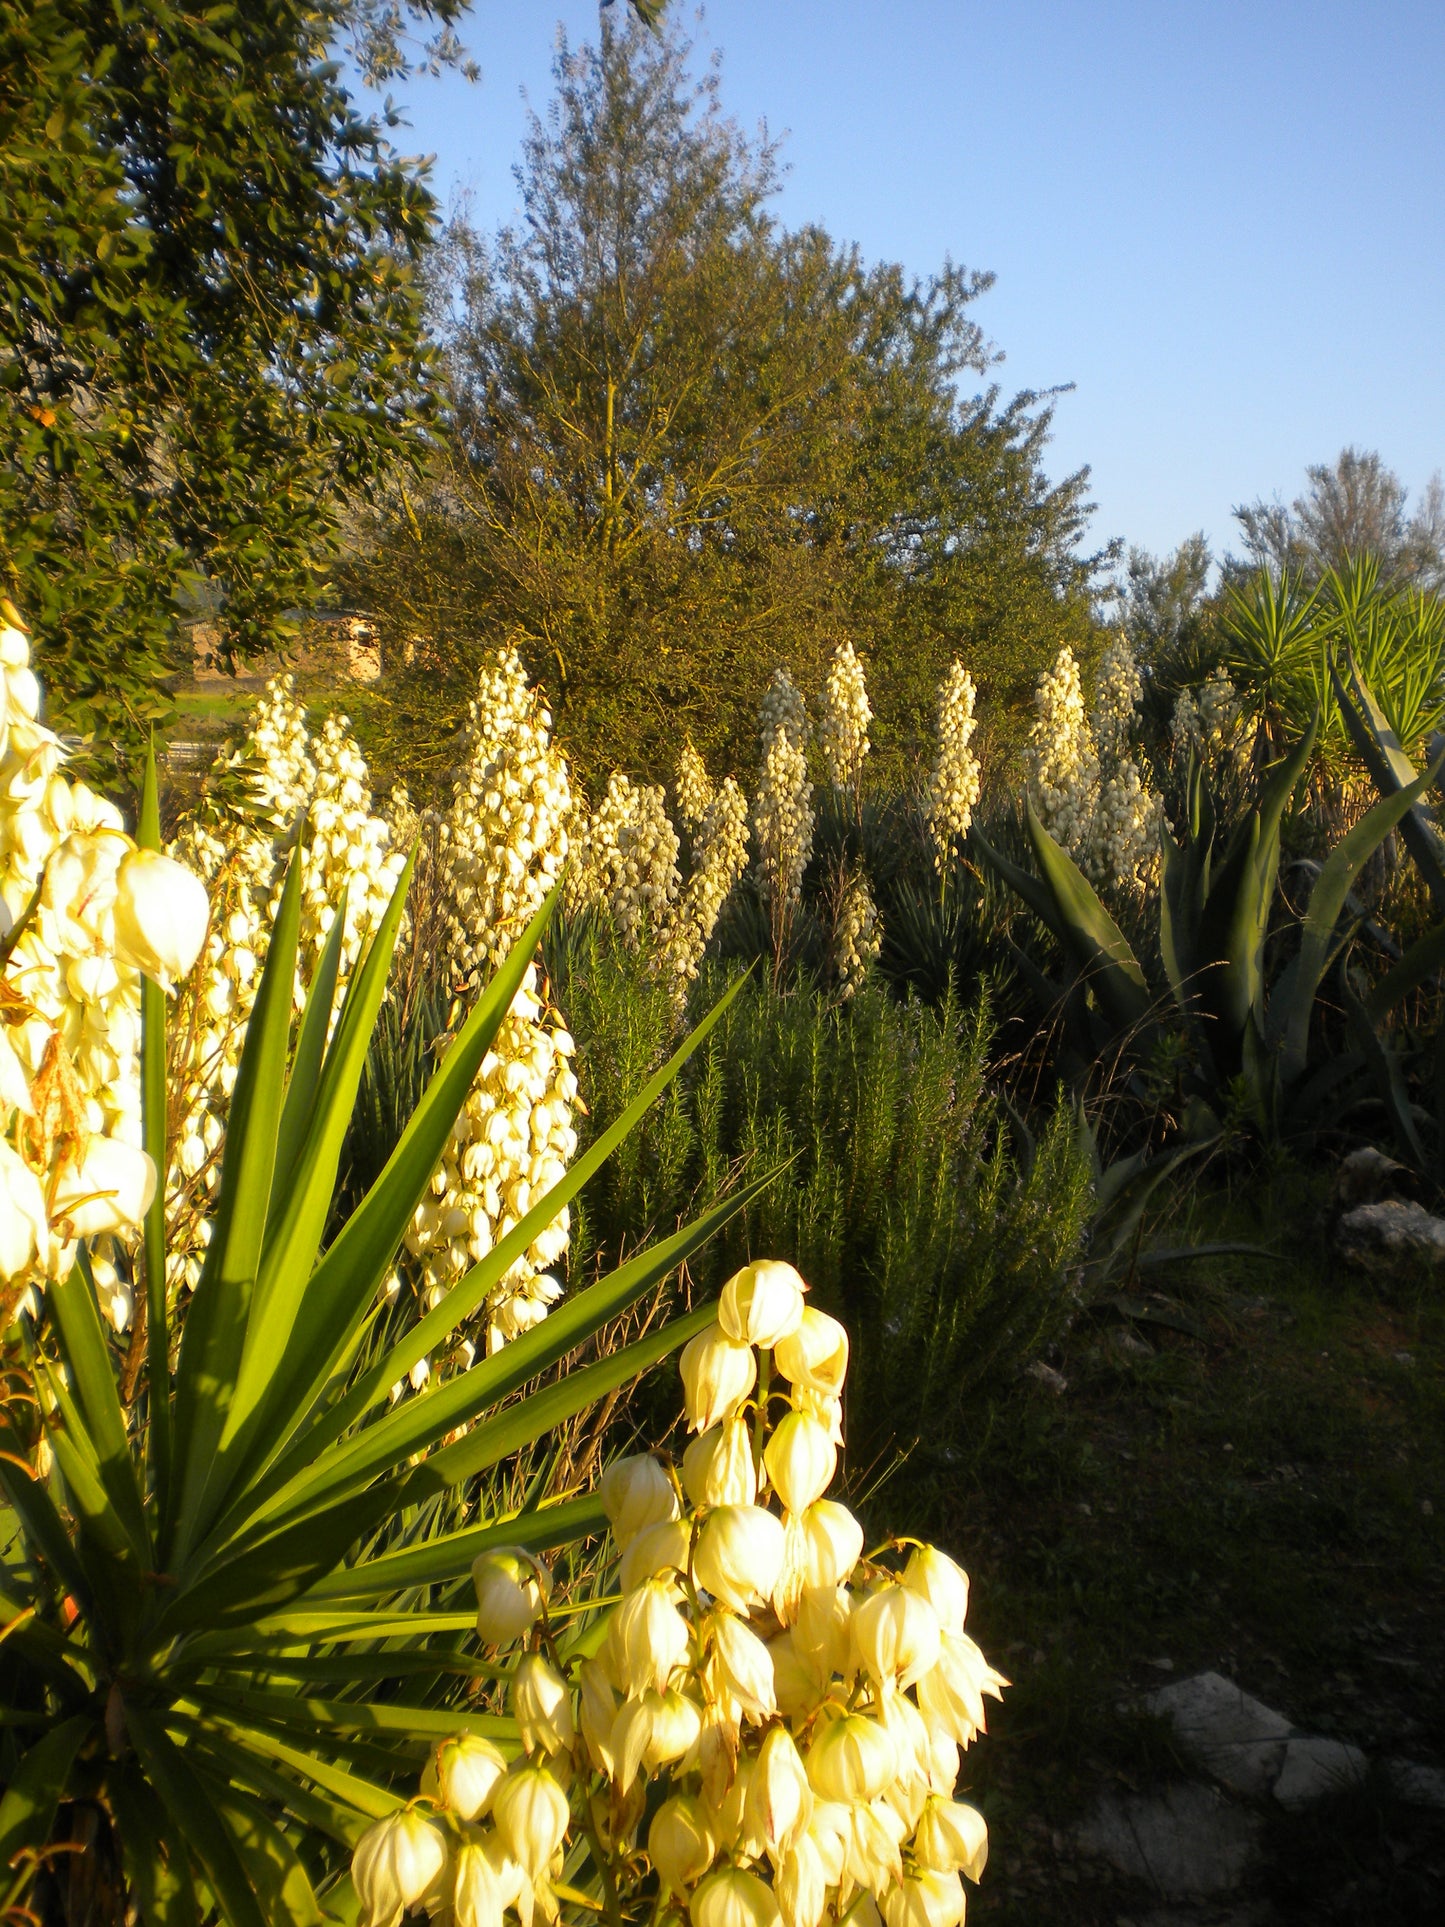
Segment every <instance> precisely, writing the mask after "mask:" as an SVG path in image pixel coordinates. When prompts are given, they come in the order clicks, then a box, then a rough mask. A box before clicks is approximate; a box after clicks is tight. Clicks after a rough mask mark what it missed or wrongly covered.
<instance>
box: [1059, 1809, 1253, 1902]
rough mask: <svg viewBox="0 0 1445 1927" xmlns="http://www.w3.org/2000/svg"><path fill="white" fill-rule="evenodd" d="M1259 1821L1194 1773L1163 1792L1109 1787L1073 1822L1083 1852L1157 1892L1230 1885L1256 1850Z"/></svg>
mask: <svg viewBox="0 0 1445 1927" xmlns="http://www.w3.org/2000/svg"><path fill="white" fill-rule="evenodd" d="M1259 1828H1260V1822H1259V1821H1258V1820H1257V1819H1255V1818H1254V1816H1253V1815H1252V1814H1248V1813H1245V1812H1243V1811H1242V1810H1241V1809H1240V1808H1239V1807H1236V1806H1233V1805H1231V1803H1230V1802H1229V1801H1228V1800H1226V1799H1225V1798H1224V1797H1223V1795H1222V1794H1220V1793H1217V1792H1215V1790H1214V1788H1213V1787H1207V1786H1202V1785H1200V1784H1199V1783H1198V1782H1196V1781H1193V1780H1186V1781H1181V1782H1179V1783H1178V1784H1176V1785H1174V1786H1170V1787H1166V1788H1165V1789H1164V1791H1163V1792H1162V1793H1159V1794H1147V1795H1134V1796H1130V1797H1127V1798H1121V1797H1118V1796H1116V1795H1113V1794H1106V1795H1105V1797H1104V1798H1103V1799H1101V1800H1100V1801H1099V1803H1098V1805H1097V1806H1096V1807H1095V1808H1094V1810H1093V1812H1092V1813H1091V1814H1090V1815H1089V1816H1088V1818H1087V1819H1086V1820H1085V1821H1084V1822H1083V1823H1082V1825H1081V1826H1080V1827H1079V1828H1078V1830H1077V1834H1076V1838H1077V1839H1078V1842H1079V1845H1080V1846H1081V1847H1082V1848H1084V1850H1085V1851H1086V1852H1088V1853H1093V1854H1097V1855H1098V1856H1099V1858H1100V1859H1102V1860H1107V1861H1108V1862H1109V1864H1110V1866H1112V1867H1115V1868H1117V1869H1118V1871H1119V1872H1120V1873H1122V1874H1128V1875H1129V1876H1130V1878H1132V1879H1134V1880H1147V1881H1149V1882H1150V1883H1151V1884H1152V1885H1153V1886H1154V1887H1155V1888H1157V1890H1158V1892H1159V1894H1160V1895H1161V1897H1162V1898H1164V1899H1166V1900H1169V1899H1188V1898H1189V1897H1190V1896H1191V1895H1195V1894H1198V1895H1209V1894H1225V1893H1230V1892H1232V1891H1233V1889H1234V1888H1236V1887H1237V1886H1238V1885H1239V1884H1240V1882H1241V1880H1242V1879H1243V1878H1244V1875H1245V1873H1246V1872H1247V1871H1248V1869H1249V1866H1250V1864H1251V1862H1252V1861H1253V1859H1254V1857H1255V1851H1256V1847H1257V1844H1258V1838H1259Z"/></svg>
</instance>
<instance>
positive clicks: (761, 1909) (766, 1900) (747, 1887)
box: [687, 1867, 779, 1927]
mask: <svg viewBox="0 0 1445 1927" xmlns="http://www.w3.org/2000/svg"><path fill="white" fill-rule="evenodd" d="M687 1911H688V1914H689V1916H690V1917H691V1920H692V1927H777V1923H778V1920H779V1914H778V1903H777V1901H776V1900H775V1899H774V1897H773V1890H772V1888H771V1887H770V1886H769V1885H768V1883H767V1882H766V1881H765V1880H760V1879H759V1878H758V1876H757V1875H756V1874H755V1873H746V1872H744V1870H743V1869H742V1868H741V1867H724V1868H721V1869H720V1870H719V1871H718V1872H717V1873H712V1874H709V1875H708V1877H707V1879H706V1880H704V1881H703V1882H702V1883H701V1884H700V1885H699V1886H698V1887H697V1888H696V1889H695V1891H694V1893H693V1896H692V1899H691V1900H690V1901H689V1902H688V1908H687Z"/></svg>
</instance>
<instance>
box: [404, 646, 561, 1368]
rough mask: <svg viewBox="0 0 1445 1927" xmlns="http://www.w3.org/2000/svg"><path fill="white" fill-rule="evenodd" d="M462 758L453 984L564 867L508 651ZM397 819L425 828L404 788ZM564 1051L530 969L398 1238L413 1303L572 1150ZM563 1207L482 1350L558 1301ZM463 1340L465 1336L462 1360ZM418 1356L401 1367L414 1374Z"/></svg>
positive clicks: (538, 747)
mask: <svg viewBox="0 0 1445 1927" xmlns="http://www.w3.org/2000/svg"><path fill="white" fill-rule="evenodd" d="M465 743H466V761H465V765H464V767H463V769H462V772H461V774H460V775H459V777H458V779H457V781H456V783H455V785H454V788H453V793H452V801H451V806H450V808H449V810H448V811H447V812H446V813H445V814H444V816H443V817H442V818H441V820H440V822H439V823H437V824H436V825H435V826H434V827H435V828H436V831H437V838H436V852H437V854H436V868H435V877H434V885H435V887H436V888H437V889H438V890H439V891H440V893H441V899H442V905H443V914H444V917H445V921H446V927H447V933H448V934H447V939H446V942H447V952H448V962H449V964H450V966H451V968H452V970H453V973H454V975H455V978H456V980H457V987H458V989H459V990H465V989H469V988H474V987H475V985H476V984H477V983H478V982H479V981H480V980H481V979H482V978H484V977H485V976H486V975H487V974H488V973H489V971H490V970H491V968H492V967H493V966H494V965H495V964H497V963H499V962H500V961H501V960H502V958H503V957H505V955H506V954H507V952H508V950H509V949H510V948H511V945H512V944H513V943H514V942H515V940H516V939H517V937H518V936H519V935H520V934H521V932H522V931H523V929H525V927H526V925H527V924H528V923H529V922H530V921H531V920H532V918H533V917H534V916H535V915H536V914H537V912H538V910H540V909H541V907H542V904H543V903H544V902H545V901H546V899H547V897H548V896H549V895H550V893H551V891H552V890H553V889H554V888H555V887H556V885H557V883H558V881H559V880H560V878H561V877H562V874H563V872H564V870H565V868H566V865H567V860H568V855H569V852H570V849H571V839H570V830H569V825H570V822H571V819H572V815H573V799H572V789H571V782H570V777H569V772H568V768H567V759H566V757H565V756H564V755H563V753H562V751H561V749H560V748H559V747H558V746H557V744H556V743H555V742H554V741H553V739H552V718H551V713H550V711H549V710H548V709H547V707H546V704H545V703H544V702H543V700H542V697H541V695H540V694H539V692H538V691H536V690H534V689H533V688H532V687H531V686H530V685H529V683H528V681H527V677H526V672H525V670H524V669H523V667H522V663H521V659H520V658H519V656H518V655H517V653H516V651H515V650H513V649H506V650H503V651H502V652H501V654H500V655H499V656H498V657H497V658H496V660H495V661H494V662H492V663H490V664H488V665H487V666H486V667H485V668H484V669H483V670H482V672H481V674H480V676H479V678H478V684H477V696H476V700H475V701H474V702H473V703H472V705H471V709H470V713H469V721H468V727H467V732H466V739H465ZM393 810H394V812H395V815H396V818H397V820H399V821H400V822H401V823H403V824H405V825H406V827H407V828H408V829H409V830H410V831H411V833H412V834H413V835H416V834H417V833H418V832H419V831H421V830H422V829H424V828H425V827H427V826H426V825H424V824H423V822H422V820H421V819H420V818H419V817H417V815H416V814H415V812H413V811H412V810H411V807H410V803H409V801H408V800H407V799H406V798H405V797H396V798H394V799H393ZM575 1050H576V1046H575V1044H574V1043H573V1040H572V1036H571V1033H570V1032H569V1031H568V1029H567V1027H566V1024H565V1022H564V1021H563V1019H562V1017H561V1015H560V1014H559V1013H558V1012H557V1011H556V1010H555V1009H554V1008H553V1007H552V1005H551V1003H550V1000H549V999H548V998H547V997H546V995H545V992H544V987H543V985H542V983H541V980H540V978H539V976H538V973H537V970H536V967H535V965H534V966H532V967H530V968H529V969H528V971H527V975H526V977H525V978H524V980H523V983H522V987H521V989H520V990H519V991H518V993H517V995H516V997H515V998H514V999H513V1001H512V1005H511V1008H510V1010H509V1011H508V1013H507V1015H506V1017H505V1018H504V1019H503V1021H502V1024H501V1026H500V1028H499V1029H498V1032H497V1035H496V1037H495V1038H494V1039H493V1042H492V1048H491V1049H490V1050H489V1051H488V1053H487V1055H486V1057H485V1058H484V1059H483V1060H482V1065H481V1068H480V1070H479V1071H478V1073H477V1076H476V1079H475V1081H474V1083H473V1085H472V1088H471V1090H470V1091H469V1092H468V1094H467V1099H466V1102H465V1104H464V1105H463V1107H462V1110H461V1113H460V1115H459V1116H458V1118H457V1121H456V1124H455V1126H454V1127H453V1130H452V1136H451V1141H450V1143H449V1144H448V1146H447V1149H446V1152H445V1153H444V1155H443V1157H442V1160H441V1163H440V1164H439V1165H438V1166H437V1169H436V1170H435V1171H434V1172H433V1174H432V1180H431V1195H430V1197H428V1198H426V1199H424V1200H423V1202H422V1203H421V1204H420V1205H419V1206H418V1208H417V1211H416V1214H415V1216H414V1217H413V1219H412V1223H411V1226H410V1228H409V1230H408V1232H407V1236H406V1241H405V1242H406V1249H407V1252H408V1254H409V1256H410V1258H411V1259H412V1261H413V1264H414V1267H415V1271H416V1274H417V1280H418V1283H419V1287H420V1290H421V1292H422V1295H423V1298H424V1300H425V1302H426V1303H427V1304H428V1306H433V1305H435V1304H437V1303H438V1302H439V1301H440V1299H441V1298H442V1297H443V1295H444V1294H445V1293H446V1292H447V1291H449V1290H450V1289H451V1287H452V1286H453V1285H454V1284H455V1283H456V1281H457V1280H458V1278H460V1277H461V1276H462V1274H463V1273H464V1272H466V1271H468V1270H469V1269H470V1268H471V1266H472V1265H473V1264H475V1263H476V1262H477V1260H478V1259H479V1258H482V1257H484V1256H485V1255H486V1253H487V1252H488V1251H490V1250H491V1248H492V1246H493V1245H495V1244H496V1243H497V1242H498V1240H499V1239H501V1238H504V1237H505V1236H506V1235H507V1233H508V1232H509V1231H511V1229H512V1228H513V1226H514V1225H515V1224H516V1223H517V1221H518V1220H519V1219H520V1218H521V1217H522V1216H523V1214H524V1213H525V1212H526V1211H527V1210H528V1209H529V1208H530V1206H531V1204H532V1203H533V1202H535V1200H536V1199H537V1198H539V1197H541V1196H542V1194H543V1193H544V1192H545V1191H547V1190H549V1189H550V1188H551V1186H552V1185H553V1184H555V1183H556V1182H557V1181H558V1179H559V1178H560V1177H561V1176H562V1174H563V1172H564V1171H565V1170H566V1167H567V1165H568V1163H569V1162H570V1161H571V1159H572V1157H573V1156H574V1154H575V1152H576V1149H577V1132H576V1128H575V1118H576V1114H577V1078H576V1075H575V1073H574V1071H573V1069H572V1058H573V1056H574V1054H575ZM569 1233H570V1215H569V1213H568V1211H567V1210H566V1208H565V1207H564V1208H563V1209H562V1210H561V1211H560V1212H559V1213H558V1214H557V1216H556V1218H555V1219H554V1220H553V1221H552V1223H551V1224H549V1225H548V1226H547V1227H546V1228H545V1229H544V1230H543V1231H541V1232H540V1233H539V1234H538V1236H537V1237H536V1238H535V1239H534V1240H533V1241H532V1243H531V1245H529V1246H528V1248H527V1251H526V1252H525V1254H524V1255H523V1256H522V1257H521V1258H519V1259H518V1260H517V1262H516V1263H515V1264H514V1265H512V1266H511V1268H510V1269H509V1270H508V1272H507V1274H506V1276H505V1277H504V1278H503V1279H502V1281H501V1283H500V1284H499V1286H498V1288H497V1290H496V1291H495V1292H494V1293H493V1295H492V1297H491V1299H490V1300H489V1301H488V1303H487V1305H486V1307H485V1308H484V1311H483V1315H482V1316H483V1324H484V1331H485V1338H484V1342H485V1345H486V1349H487V1350H488V1351H489V1352H494V1351H496V1350H497V1349H498V1347H499V1346H501V1345H503V1344H505V1343H506V1342H507V1340H508V1339H510V1338H513V1337H515V1336H516V1335H517V1334H518V1333H519V1332H523V1331H527V1330H530V1329H531V1327H532V1326H533V1325H536V1324H537V1323H539V1322H540V1321H541V1319H543V1318H545V1317H546V1315H547V1312H548V1309H549V1308H550V1307H551V1306H552V1305H553V1304H555V1302H556V1300H557V1299H558V1297H559V1296H560V1295H561V1286H560V1285H559V1284H558V1282H557V1280H556V1279H555V1278H554V1277H553V1276H552V1275H551V1273H550V1270H549V1267H550V1266H552V1265H555V1264H556V1263H557V1261H558V1259H560V1258H561V1256H562V1255H563V1253H564V1252H565V1251H566V1249H567V1242H568V1237H569ZM473 1349H474V1347H473V1341H472V1340H471V1339H466V1340H464V1342H463V1345H462V1349H461V1354H460V1358H459V1360H458V1362H459V1363H461V1364H466V1363H469V1362H470V1359H471V1356H472V1352H473ZM429 1370H430V1366H429V1363H428V1362H427V1361H422V1362H421V1363H420V1364H419V1365H418V1366H417V1367H416V1369H415V1371H414V1373H413V1379H414V1382H416V1383H418V1384H420V1383H421V1382H423V1381H424V1379H425V1377H426V1375H427V1373H428V1371H429Z"/></svg>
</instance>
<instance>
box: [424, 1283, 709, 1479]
mask: <svg viewBox="0 0 1445 1927" xmlns="http://www.w3.org/2000/svg"><path fill="white" fill-rule="evenodd" d="M716 1316H717V1310H716V1307H715V1306H713V1305H699V1306H698V1308H697V1309H696V1310H695V1311H691V1312H687V1313H685V1314H684V1315H683V1316H682V1317H680V1318H670V1319H669V1320H668V1321H667V1323H666V1324H665V1325H664V1326H663V1327H662V1329H661V1330H660V1331H656V1332H650V1333H649V1334H648V1335H647V1337H646V1338H639V1339H637V1340H635V1341H634V1342H633V1343H632V1344H631V1345H628V1346H626V1347H625V1348H624V1349H623V1350H621V1351H617V1352H613V1353H611V1354H610V1355H609V1356H607V1357H606V1358H600V1359H598V1361H597V1362H596V1364H595V1365H588V1366H586V1367H585V1368H584V1369H583V1370H581V1371H578V1370H577V1369H575V1367H574V1369H573V1370H572V1371H570V1372H568V1373H567V1375H566V1377H565V1378H562V1379H559V1380H558V1381H557V1383H556V1384H555V1385H548V1386H545V1387H543V1389H542V1390H541V1391H539V1392H534V1393H533V1394H532V1396H531V1397H530V1398H528V1399H525V1400H523V1401H522V1402H521V1403H520V1404H517V1405H509V1406H506V1407H505V1408H504V1409H503V1410H502V1411H500V1412H498V1413H496V1414H495V1416H494V1417H492V1418H489V1419H484V1420H483V1421H482V1423H481V1424H480V1425H475V1426H473V1428H472V1430H471V1431H470V1432H468V1434H467V1436H466V1437H465V1438H464V1439H458V1440H457V1442H456V1444H455V1445H444V1446H443V1447H442V1449H441V1451H440V1452H434V1453H433V1454H432V1456H431V1457H430V1458H429V1459H426V1460H424V1461H423V1463H422V1464H421V1465H419V1466H417V1467H416V1469H415V1470H414V1471H413V1472H411V1473H410V1474H409V1475H408V1477H407V1478H406V1479H405V1481H404V1482H403V1484H402V1488H401V1492H400V1494H399V1495H398V1503H399V1504H400V1505H415V1504H417V1503H418V1501H420V1500H421V1499H424V1498H426V1497H427V1496H428V1495H429V1494H431V1493H433V1492H443V1491H445V1490H447V1488H448V1487H450V1486H454V1485H458V1484H460V1483H461V1481H462V1480H463V1479H468V1478H471V1477H472V1476H473V1475H474V1474H475V1473H478V1472H485V1471H486V1469H487V1467H488V1466H490V1465H495V1464H496V1463H497V1461H498V1460H499V1459H503V1458H505V1457H506V1456H507V1454H508V1453H509V1452H515V1451H518V1450H520V1448H521V1447H522V1446H524V1445H530V1444H531V1442H532V1441H533V1440H534V1439H537V1438H541V1437H542V1436H543V1435H544V1434H545V1433H547V1432H550V1431H552V1430H553V1429H554V1428H555V1427H556V1426H559V1425H565V1424H566V1422H567V1420H568V1419H571V1418H575V1417H576V1416H577V1414H578V1413H579V1412H582V1411H585V1410H586V1408H587V1407H588V1406H589V1405H593V1404H595V1403H596V1402H597V1400H598V1399H600V1398H604V1397H606V1395H607V1393H608V1392H613V1391H617V1390H618V1389H619V1388H620V1387H621V1386H623V1385H626V1384H627V1383H628V1381H629V1380H631V1379H634V1378H636V1377H638V1376H639V1375H640V1374H641V1373H642V1372H645V1371H646V1370H647V1369H648V1368H649V1367H650V1366H652V1365H655V1364H657V1362H658V1361H659V1360H660V1359H663V1358H666V1357H667V1355H668V1353H669V1352H672V1351H675V1350H676V1349H677V1347H678V1346H679V1345H682V1344H685V1343H686V1341H687V1340H688V1339H689V1338H691V1337H692V1336H693V1335H694V1334H695V1333H696V1332H700V1331H702V1330H703V1329H704V1328H705V1327H706V1326H707V1325H709V1324H711V1323H712V1321H713V1319H714V1318H715V1317H716Z"/></svg>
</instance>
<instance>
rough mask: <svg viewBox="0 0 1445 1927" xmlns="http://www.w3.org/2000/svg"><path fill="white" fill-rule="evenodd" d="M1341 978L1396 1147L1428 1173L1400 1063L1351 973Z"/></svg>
mask: <svg viewBox="0 0 1445 1927" xmlns="http://www.w3.org/2000/svg"><path fill="white" fill-rule="evenodd" d="M1340 975H1341V978H1342V979H1343V980H1344V981H1343V982H1342V985H1341V989H1342V992H1343V996H1344V1004H1345V1010H1346V1013H1347V1014H1348V1016H1349V1019H1350V1028H1351V1030H1352V1031H1353V1033H1354V1035H1355V1036H1356V1038H1357V1039H1358V1040H1359V1045H1360V1055H1361V1057H1362V1059H1363V1061H1364V1065H1365V1068H1366V1069H1367V1070H1368V1071H1369V1073H1370V1075H1371V1077H1372V1078H1373V1080H1374V1084H1375V1089H1376V1090H1377V1092H1378V1093H1379V1096H1380V1101H1381V1102H1382V1104H1383V1105H1384V1107H1385V1115H1386V1116H1387V1117H1388V1118H1389V1120H1390V1123H1391V1125H1392V1127H1393V1129H1394V1132H1395V1141H1396V1144H1397V1146H1398V1148H1399V1149H1400V1151H1401V1152H1402V1154H1403V1155H1404V1156H1406V1157H1408V1158H1411V1159H1413V1161H1414V1164H1415V1169H1416V1170H1417V1171H1425V1170H1426V1169H1428V1161H1427V1159H1426V1156H1425V1147H1424V1145H1423V1144H1422V1143H1421V1142H1420V1134H1419V1132H1418V1131H1417V1130H1416V1128H1415V1119H1414V1117H1413V1116H1412V1115H1411V1111H1410V1093H1409V1091H1408V1090H1407V1088H1406V1085H1405V1079H1404V1076H1403V1074H1402V1072H1401V1069H1400V1060H1399V1058H1398V1057H1397V1056H1396V1055H1395V1053H1394V1051H1392V1050H1391V1049H1390V1047H1389V1045H1388V1044H1387V1043H1386V1042H1385V1040H1384V1038H1383V1037H1381V1035H1380V1033H1379V1032H1378V1031H1377V1030H1376V1028H1375V1026H1374V1024H1373V1023H1372V1022H1371V1021H1370V1014H1369V1011H1368V1010H1367V1009H1366V1007H1365V1005H1364V1004H1363V1003H1362V1002H1361V1000H1360V998H1359V997H1358V996H1356V994H1355V991H1354V989H1353V987H1352V985H1351V984H1350V982H1349V972H1348V971H1341V973H1340Z"/></svg>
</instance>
